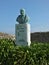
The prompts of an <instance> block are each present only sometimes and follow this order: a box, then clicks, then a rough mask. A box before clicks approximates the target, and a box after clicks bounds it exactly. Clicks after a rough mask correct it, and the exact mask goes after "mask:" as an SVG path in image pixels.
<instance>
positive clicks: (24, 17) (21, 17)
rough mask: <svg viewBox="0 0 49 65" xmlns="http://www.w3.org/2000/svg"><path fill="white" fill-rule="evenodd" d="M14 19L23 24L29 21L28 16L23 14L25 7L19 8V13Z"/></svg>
mask: <svg viewBox="0 0 49 65" xmlns="http://www.w3.org/2000/svg"><path fill="white" fill-rule="evenodd" d="M16 21H17V22H18V23H19V24H24V23H27V22H28V21H29V17H28V16H27V15H26V14H25V9H20V15H19V16H18V17H17V19H16Z"/></svg>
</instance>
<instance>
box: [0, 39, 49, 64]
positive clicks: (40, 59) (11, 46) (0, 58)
mask: <svg viewBox="0 0 49 65" xmlns="http://www.w3.org/2000/svg"><path fill="white" fill-rule="evenodd" d="M0 65H49V44H48V43H36V42H34V43H32V44H31V46H30V47H28V46H25V47H23V46H17V45H15V41H12V40H11V39H10V40H8V39H0Z"/></svg>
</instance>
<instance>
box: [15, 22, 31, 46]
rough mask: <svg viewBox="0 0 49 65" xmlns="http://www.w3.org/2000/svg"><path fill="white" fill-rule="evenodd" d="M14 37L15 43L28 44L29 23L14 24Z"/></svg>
mask: <svg viewBox="0 0 49 65" xmlns="http://www.w3.org/2000/svg"><path fill="white" fill-rule="evenodd" d="M15 38H16V44H17V45H22V46H30V43H31V42H30V24H28V23H27V24H16V25H15Z"/></svg>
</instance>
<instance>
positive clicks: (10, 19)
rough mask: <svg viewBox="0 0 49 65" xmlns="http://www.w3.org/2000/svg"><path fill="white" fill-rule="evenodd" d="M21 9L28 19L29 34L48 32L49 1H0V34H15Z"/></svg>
mask: <svg viewBox="0 0 49 65" xmlns="http://www.w3.org/2000/svg"><path fill="white" fill-rule="evenodd" d="M21 8H24V9H25V10H26V14H27V15H28V16H29V17H30V22H29V23H30V26H31V32H43V31H44V32H45V31H49V0H0V32H6V33H10V34H14V33H15V24H16V18H17V16H18V15H19V10H20V9H21Z"/></svg>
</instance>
